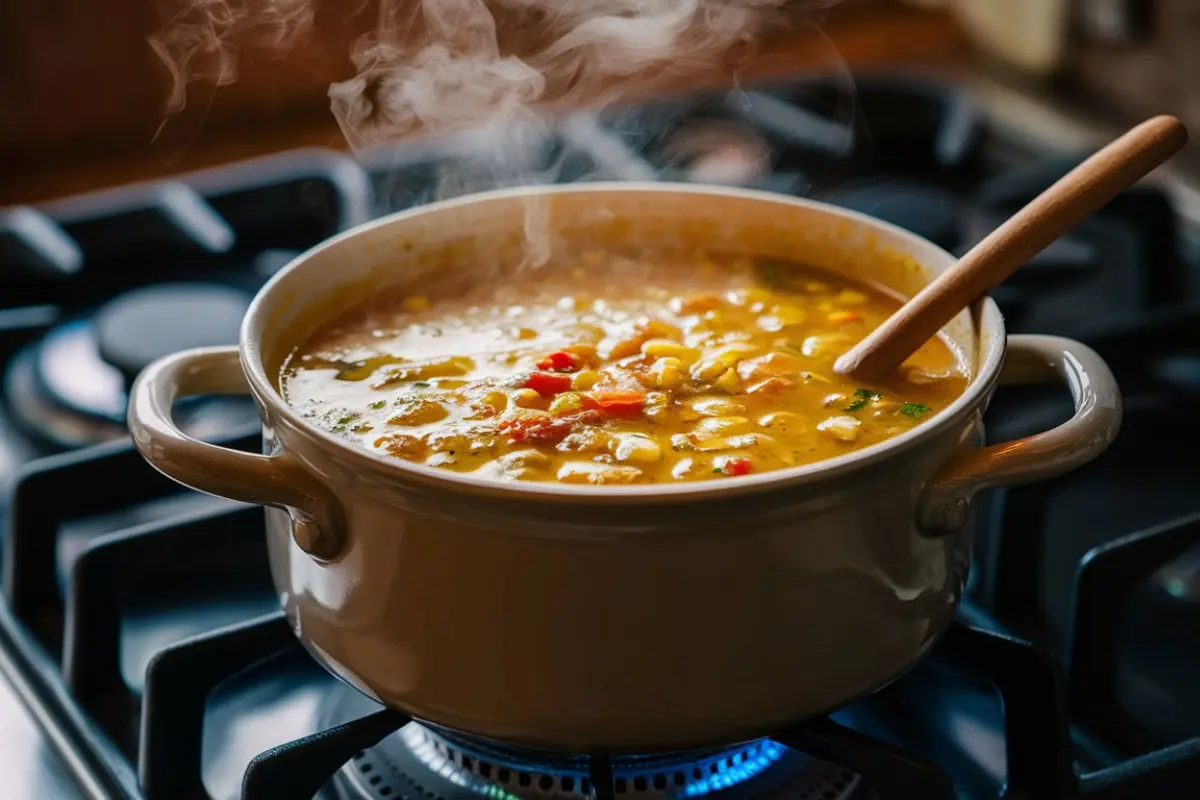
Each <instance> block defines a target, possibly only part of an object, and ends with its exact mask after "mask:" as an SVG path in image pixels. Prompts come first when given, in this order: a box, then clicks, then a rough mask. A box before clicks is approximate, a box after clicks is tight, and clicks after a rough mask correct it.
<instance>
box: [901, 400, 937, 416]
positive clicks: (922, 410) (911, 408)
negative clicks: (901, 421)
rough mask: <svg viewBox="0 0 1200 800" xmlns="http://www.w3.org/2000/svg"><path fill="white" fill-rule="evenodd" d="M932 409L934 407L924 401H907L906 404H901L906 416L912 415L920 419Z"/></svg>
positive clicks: (902, 412)
mask: <svg viewBox="0 0 1200 800" xmlns="http://www.w3.org/2000/svg"><path fill="white" fill-rule="evenodd" d="M931 410H932V409H930V408H929V406H927V405H925V404H924V403H905V404H904V405H902V406H900V413H901V414H903V415H904V416H906V417H912V418H913V419H920V418H921V417H923V416H925V415H926V414H928V413H929V412H930V411H931Z"/></svg>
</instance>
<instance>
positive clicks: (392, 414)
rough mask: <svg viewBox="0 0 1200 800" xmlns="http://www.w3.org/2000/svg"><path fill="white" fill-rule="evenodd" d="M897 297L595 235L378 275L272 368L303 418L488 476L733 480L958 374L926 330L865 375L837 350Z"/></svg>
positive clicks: (876, 436) (895, 426)
mask: <svg viewBox="0 0 1200 800" xmlns="http://www.w3.org/2000/svg"><path fill="white" fill-rule="evenodd" d="M898 305H899V303H898V301H897V300H896V299H894V298H892V297H890V296H888V295H886V294H884V293H883V292H881V291H879V290H877V289H874V288H871V287H868V286H862V285H857V284H851V283H849V282H847V281H846V280H844V279H842V278H839V277H835V276H832V275H829V274H825V273H821V272H817V271H815V270H812V269H808V268H806V267H803V266H800V265H796V264H790V263H781V262H777V261H758V262H751V261H749V260H746V259H732V258H730V259H723V258H720V257H716V256H709V255H705V254H695V253H693V254H687V255H680V256H670V255H668V254H655V255H654V258H653V259H650V258H646V257H642V258H630V257H623V256H618V255H614V254H609V253H598V252H591V253H585V254H583V255H581V256H580V257H579V258H578V259H576V260H575V261H574V263H570V264H561V265H557V266H551V267H546V268H540V269H527V270H524V271H519V272H515V273H514V274H512V275H511V276H506V277H505V278H504V279H503V280H493V281H490V282H487V281H483V282H477V284H476V285H475V286H474V287H473V288H463V287H461V286H460V287H457V288H455V287H452V286H448V285H447V286H440V287H439V286H426V287H423V289H422V293H420V294H418V293H415V292H410V293H408V294H388V293H381V294H380V295H379V296H378V297H376V298H374V299H373V300H372V301H371V302H369V303H368V304H366V305H364V306H362V307H360V308H358V309H356V310H354V311H352V312H350V313H349V314H346V315H345V316H343V317H341V318H339V319H337V320H336V321H334V322H333V323H332V324H330V325H328V326H326V327H324V328H322V329H321V330H319V331H317V332H316V333H315V334H314V335H313V336H312V337H311V338H310V339H309V340H308V341H307V342H306V343H305V344H303V345H302V346H301V347H299V348H298V349H297V350H296V351H295V352H294V353H292V354H291V355H290V356H289V357H288V359H287V361H286V362H285V364H284V366H283V369H282V374H281V376H280V383H281V389H282V392H283V395H284V398H285V400H286V401H287V403H288V404H289V405H290V406H292V407H293V408H294V409H295V410H296V411H297V412H298V413H299V414H301V415H302V416H304V417H305V418H306V419H308V420H309V421H310V422H311V423H313V424H315V425H317V426H319V427H321V428H323V429H324V430H326V431H328V432H330V433H332V434H335V435H338V436H341V437H344V438H346V439H347V440H349V441H352V442H354V443H355V444H356V445H357V446H360V447H363V448H366V449H368V450H371V451H374V452H376V453H379V454H382V455H386V456H390V457H394V458H397V459H403V460H405V461H410V462H415V463H419V464H425V465H428V466H431V467H437V468H439V469H445V470H452V471H455V472H462V473H471V474H474V475H477V476H482V477H487V478H492V479H496V480H524V481H550V482H561V483H568V484H596V485H607V484H636V483H674V482H679V481H700V480H728V479H733V478H736V477H738V476H741V475H747V474H751V473H759V472H764V471H769V470H778V469H784V468H787V467H794V466H797V465H801V464H808V463H812V462H815V461H820V460H822V459H827V458H831V457H834V456H838V455H842V454H845V453H849V452H852V451H854V450H857V449H860V448H863V447H866V446H868V445H871V444H875V443H877V442H881V441H883V440H885V439H888V438H890V437H893V436H896V435H898V434H900V433H903V432H904V431H907V430H910V429H912V428H914V427H916V426H918V425H922V424H925V423H926V422H928V420H929V419H930V418H932V417H934V416H936V415H937V414H938V413H939V411H941V410H942V409H944V408H945V407H946V406H947V405H948V404H949V403H951V402H952V401H953V400H954V399H955V398H956V397H958V396H959V395H960V394H961V393H962V392H963V390H964V389H965V387H966V382H967V376H966V373H965V370H964V369H963V366H962V360H961V358H959V357H958V354H956V353H955V352H954V351H952V349H951V348H950V347H949V346H948V345H947V344H946V343H945V342H943V341H942V340H940V339H935V340H932V341H930V342H928V343H926V344H925V345H924V346H923V347H922V348H921V350H920V351H918V352H917V353H916V354H915V355H914V356H913V357H912V358H911V359H909V361H908V362H906V364H905V365H904V366H903V367H902V368H901V370H899V371H898V373H897V374H896V375H895V376H893V377H892V378H890V379H888V380H887V381H884V382H882V383H875V384H870V385H862V384H858V383H854V382H851V381H850V380H848V379H845V378H843V377H841V376H839V375H837V374H836V373H834V371H833V362H834V361H835V360H836V359H837V357H838V356H839V355H841V354H842V353H843V352H845V351H846V349H847V348H849V347H850V346H851V345H852V344H854V343H855V342H857V341H858V340H859V339H861V338H862V337H863V336H865V335H866V333H867V332H868V331H869V330H871V329H872V328H873V327H875V326H876V325H878V324H879V323H880V322H882V321H883V320H884V319H885V318H886V317H888V316H889V315H890V314H891V313H892V312H893V311H894V310H895V309H896V308H897V307H898Z"/></svg>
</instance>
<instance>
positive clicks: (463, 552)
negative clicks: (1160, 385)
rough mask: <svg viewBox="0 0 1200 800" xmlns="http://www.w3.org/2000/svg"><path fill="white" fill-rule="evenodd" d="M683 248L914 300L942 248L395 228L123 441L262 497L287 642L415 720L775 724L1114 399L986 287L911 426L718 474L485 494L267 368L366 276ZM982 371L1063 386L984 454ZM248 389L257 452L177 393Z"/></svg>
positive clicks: (613, 730)
mask: <svg viewBox="0 0 1200 800" xmlns="http://www.w3.org/2000/svg"><path fill="white" fill-rule="evenodd" d="M531 225H542V226H545V227H544V230H548V231H553V234H554V238H553V240H552V241H553V242H555V243H556V244H563V243H577V242H584V241H601V242H620V243H624V244H628V243H637V244H644V245H646V246H650V247H653V246H654V245H655V244H656V243H659V242H673V243H678V242H679V241H680V239H683V240H684V241H687V242H689V243H690V244H694V245H695V246H696V247H698V248H705V249H712V250H723V251H725V252H728V251H730V250H731V249H733V250H735V251H736V252H744V253H746V254H748V255H758V256H763V257H774V258H782V259H794V260H800V261H802V262H804V263H808V264H811V265H813V266H815V267H819V268H823V269H827V270H830V271H833V272H839V273H849V274H853V275H854V276H855V277H857V278H859V279H865V280H870V281H873V282H874V283H876V284H878V285H881V286H883V287H886V288H888V289H889V290H891V291H894V292H897V293H900V294H903V295H909V294H911V293H912V292H914V291H916V290H917V289H919V288H920V287H921V286H922V285H924V284H925V283H926V282H928V281H929V280H930V279H931V278H932V277H933V276H934V275H936V274H937V273H939V272H941V271H942V270H943V269H945V268H946V267H947V266H949V265H950V264H951V263H953V261H954V257H953V256H951V255H950V254H949V253H947V252H945V251H943V250H941V249H939V248H937V247H936V246H934V245H933V244H930V243H929V242H927V241H925V240H923V239H920V238H918V237H917V236H914V235H912V234H910V233H907V232H905V231H903V230H901V229H899V228H896V227H893V226H891V225H888V224H885V223H883V222H880V221H878V220H874V219H871V218H869V217H866V216H863V215H860V214H855V213H852V212H849V211H844V210H841V209H838V208H834V207H832V206H828V205H824V204H821V203H816V202H811V201H807V200H797V199H792V198H787V197H782V196H777V195H772V194H767V193H761V192H754V191H746V190H741V189H731V188H715V187H714V188H707V187H696V186H674V185H670V184H645V185H641V184H583V185H573V186H559V187H553V188H526V189H517V190H506V191H500V192H495V193H489V194H481V195H475V196H471V197H466V198H461V199H458V200H454V201H450V202H445V203H439V204H436V205H431V206H425V207H423V208H419V209H416V210H411V211H406V212H402V213H399V214H395V215H392V216H389V217H386V218H383V219H380V220H378V221H376V222H372V223H370V224H367V225H364V226H362V227H359V228H356V229H354V230H352V231H349V232H347V233H344V234H342V235H340V236H338V237H336V238H334V239H332V240H330V241H328V242H326V243H324V244H322V245H320V246H319V247H317V248H315V249H313V250H310V251H309V252H307V253H305V254H303V255H302V256H300V257H298V258H297V259H296V260H295V261H293V262H292V263H291V265H289V266H288V267H287V268H286V269H284V270H283V271H281V272H280V273H278V274H277V275H276V276H275V277H274V278H273V279H272V280H271V281H270V282H269V283H268V284H267V285H266V286H265V287H264V288H263V289H262V291H261V292H259V294H258V296H257V298H256V299H255V300H254V302H253V304H252V305H251V307H250V309H249V311H248V313H247V316H246V319H245V323H244V325H243V327H242V332H241V342H240V344H239V345H238V346H237V347H236V348H234V347H228V348H220V347H218V348H204V349H200V350H192V351H188V352H184V353H180V354H178V355H175V356H171V357H168V358H165V359H163V360H161V361H159V362H158V363H156V364H154V365H152V366H151V367H149V368H148V369H147V370H146V371H145V372H144V373H143V374H142V375H141V376H140V378H139V379H138V381H137V383H136V385H135V386H134V388H133V391H132V400H131V403H130V408H129V427H130V429H131V431H132V433H133V439H134V442H135V443H136V445H137V447H138V449H139V450H140V451H141V452H142V454H143V455H144V456H145V457H146V459H147V460H149V462H150V463H151V464H152V465H154V466H155V467H156V468H157V469H159V470H160V471H162V472H163V473H165V474H166V475H168V476H170V477H171V478H174V479H175V480H177V481H179V482H181V483H183V484H186V485H188V486H191V487H193V488H195V489H199V490H201V491H204V492H209V493H211V494H215V495H220V496H223V497H228V498H233V499H235V500H242V501H246V502H250V503H259V504H263V505H266V506H268V509H267V512H266V518H267V545H268V548H269V551H270V564H271V571H272V575H273V577H274V581H275V584H276V586H277V588H278V592H279V599H280V602H281V603H282V605H283V607H284V608H285V609H286V612H287V618H288V620H289V621H290V623H291V625H292V627H293V629H294V630H295V633H296V635H297V636H298V637H299V638H300V640H301V641H302V642H303V643H304V645H305V646H306V647H307V648H308V649H309V651H311V653H312V654H313V655H314V656H315V657H316V658H317V659H318V660H319V661H320V662H321V663H323V664H324V665H325V666H326V667H327V668H328V669H329V670H330V671H332V672H333V673H334V674H335V675H337V676H338V677H340V678H342V679H343V680H345V681H346V682H348V683H350V684H352V685H353V686H355V687H357V688H358V689H359V690H361V691H362V692H365V693H366V694H367V695H369V696H371V697H372V698H375V699H376V700H378V701H380V702H381V703H385V704H387V705H390V706H394V707H396V708H399V709H402V710H403V711H405V712H407V713H409V714H411V715H412V716H413V717H415V718H417V719H420V720H423V721H427V722H430V723H433V724H436V725H440V726H444V727H448V728H452V729H455V730H458V731H461V732H465V733H469V734H472V735H476V736H482V737H487V738H491V739H496V740H501V741H505V742H509V743H512V744H518V745H524V746H531V747H539V748H550V749H556V750H567V751H578V752H620V753H638V752H646V751H656V750H666V749H680V748H689V747H697V746H706V745H710V744H716V743H725V742H730V741H738V740H744V739H750V738H753V737H757V736H761V735H769V734H770V733H771V732H773V731H777V730H778V729H779V728H780V727H782V726H784V725H785V724H788V723H794V722H797V721H799V720H802V719H804V718H806V717H810V716H813V715H817V714H822V713H825V712H828V711H831V710H832V709H834V708H836V707H838V706H840V705H842V704H844V703H847V702H849V701H850V700H852V699H854V698H857V697H859V696H861V695H863V694H865V693H868V692H871V691H873V690H875V689H878V688H880V687H881V686H883V685H884V684H887V683H888V682H890V681H892V680H894V679H895V678H896V677H898V676H899V675H900V674H902V673H903V672H904V671H905V670H907V669H908V668H909V667H911V666H912V665H913V664H914V663H915V662H916V661H917V660H918V659H919V658H920V657H921V656H922V655H923V654H924V653H925V652H926V651H927V650H928V649H929V648H930V647H931V646H932V645H933V643H934V642H935V641H936V640H937V638H938V636H939V634H941V633H942V632H943V631H944V630H945V628H946V626H947V625H948V624H949V622H950V621H951V619H952V617H953V616H954V613H955V608H956V606H957V605H958V603H959V601H960V599H961V598H962V594H963V587H964V583H965V580H966V577H967V572H968V566H969V562H970V555H971V528H970V525H969V524H968V517H969V515H968V509H969V505H970V500H971V496H972V495H973V494H974V493H975V492H977V491H978V490H980V489H982V488H985V487H988V486H995V485H1011V484H1016V483H1021V482H1023V481H1030V480H1034V479H1037V478H1045V477H1049V476H1053V475H1058V474H1060V473H1063V472H1066V471H1068V470H1070V469H1073V468H1075V467H1078V466H1079V465H1081V464H1083V463H1085V462H1086V461H1088V460H1090V459H1092V458H1094V457H1096V456H1097V455H1098V454H1099V453H1100V452H1101V451H1103V450H1104V448H1105V447H1106V446H1107V445H1108V444H1109V442H1111V441H1112V439H1113V437H1114V436H1115V434H1116V432H1117V427H1118V424H1119V420H1120V413H1121V412H1120V397H1119V394H1118V390H1117V386H1116V384H1115V382H1114V381H1113V377H1112V374H1111V373H1110V372H1109V370H1108V368H1107V367H1106V366H1105V364H1104V363H1103V362H1102V361H1101V359H1100V358H1099V357H1098V356H1097V355H1096V354H1095V353H1094V352H1093V351H1092V350H1091V349H1089V348H1087V347H1085V346H1084V345H1082V344H1079V343H1078V342H1073V341H1070V340H1068V339H1061V338H1057V337H1049V336H1012V337H1008V338H1006V337H1005V332H1004V322H1003V319H1002V318H1001V315H1000V312H999V310H998V309H997V307H996V306H995V304H994V303H993V302H992V301H991V300H988V299H984V300H982V301H981V302H979V303H978V304H976V306H975V307H974V308H973V309H971V310H969V311H964V312H962V313H960V314H959V315H958V316H957V318H955V319H954V320H953V322H952V323H951V324H950V325H949V326H947V328H946V330H945V335H946V337H947V340H948V341H949V342H950V343H952V344H953V346H954V347H955V348H957V349H958V351H959V352H960V354H961V355H962V358H963V360H964V363H966V364H967V365H968V366H969V369H970V373H971V379H970V383H969V386H968V388H967V390H966V392H965V394H963V395H962V396H961V397H959V398H958V399H957V401H956V402H954V403H953V404H952V405H951V406H949V407H948V408H946V409H945V410H943V411H941V412H940V413H939V414H937V415H936V416H935V417H933V418H932V419H930V420H929V421H927V422H926V423H924V424H922V425H920V426H918V427H916V428H914V429H913V430H911V431H908V432H906V433H904V434H902V435H900V436H897V437H896V438H893V439H891V440H889V441H886V442H883V443H880V444H877V445H874V446H871V447H867V448H865V449H862V450H860V451H857V452H854V453H852V454H849V455H845V456H841V457H838V458H833V459H830V460H827V461H823V462H819V463H817V464H811V465H807V466H801V467H797V468H793V469H787V470H781V471H777V472H766V473H762V474H757V475H750V476H745V477H741V478H738V479H736V480H729V481H722V482H720V483H711V482H705V483H696V484H679V485H645V486H621V487H613V486H606V487H579V486H567V485H557V484H555V485H551V484H542V483H519V482H518V483H512V484H501V483H495V482H488V481H484V480H481V479H476V478H473V477H471V476H470V475H463V474H456V473H452V472H447V471H440V470H436V469H434V468H429V467H425V466H422V465H415V464H411V463H407V462H402V461H398V460H395V459H390V458H386V457H383V456H379V455H375V454H373V453H371V452H368V451H366V450H365V449H361V448H358V447H355V446H353V445H350V444H348V443H346V442H344V441H342V440H340V439H337V438H336V437H333V436H332V435H330V434H327V433H325V432H323V431H321V430H318V429H317V428H316V427H313V426H311V425H309V424H308V423H306V422H305V421H304V420H303V419H301V418H300V417H299V416H298V415H297V414H295V413H293V411H292V410H290V409H289V408H288V406H287V405H285V403H284V401H283V399H282V397H281V396H280V392H279V384H278V375H279V369H280V366H281V364H282V362H283V360H284V358H285V357H286V356H287V354H288V353H289V352H290V351H291V350H292V349H293V348H294V347H295V346H296V345H297V344H298V343H300V342H302V341H303V340H304V339H305V337H307V335H308V334H309V333H310V332H312V331H313V330H314V329H315V328H317V327H319V326H320V325H321V323H322V322H324V321H325V320H328V319H330V318H331V316H332V315H334V314H337V313H339V312H341V311H344V310H346V309H349V308H350V307H352V306H354V305H356V304H357V303H358V302H360V301H361V300H364V299H365V298H367V297H368V296H370V294H371V293H372V292H374V291H376V290H377V289H378V288H379V287H380V286H381V285H384V284H396V283H403V282H409V281H412V282H417V281H420V280H421V276H422V275H426V274H429V272H430V271H432V270H438V269H445V268H447V265H451V266H452V265H453V264H455V263H460V264H461V263H468V262H470V261H471V260H478V259H480V258H484V257H487V256H488V255H489V254H495V253H496V252H497V251H498V250H500V249H503V248H506V247H508V248H511V247H514V246H520V245H521V243H522V242H523V241H524V238H525V233H524V231H525V230H526V229H527V228H529V227H530V226H531ZM1001 381H1005V382H1039V383H1050V382H1057V383H1061V384H1063V385H1064V387H1065V388H1066V389H1068V390H1069V391H1070V392H1071V393H1072V395H1073V396H1074V398H1075V415H1074V416H1073V417H1072V418H1071V419H1070V420H1069V421H1068V422H1066V423H1064V424H1062V425H1061V426H1059V427H1057V428H1054V429H1053V430H1050V431H1047V432H1045V433H1040V434H1037V435H1035V436H1031V437H1028V438H1025V439H1020V440H1017V441H1013V442H1007V443H1004V444H1000V445H993V446H990V447H986V448H982V449H981V448H979V446H978V441H979V439H980V435H981V432H982V428H981V422H980V419H981V416H982V414H983V411H984V409H985V407H986V406H987V403H988V400H989V398H990V397H991V395H992V392H993V390H994V389H995V387H996V386H997V384H998V383H999V382H1001ZM247 391H249V392H250V393H251V394H252V395H253V396H254V398H255V400H256V401H257V404H258V407H259V410H260V412H261V415H262V420H263V440H264V454H263V455H257V454H250V453H242V452H236V451H233V450H228V449H224V448H221V447H218V446H215V445H212V444H206V443H203V442H200V441H197V440H195V439H191V438H189V437H187V436H185V435H184V434H183V433H181V432H180V430H179V429H178V428H177V427H176V426H175V424H174V423H173V422H172V421H171V405H172V403H173V402H174V401H175V400H177V399H179V398H181V397H185V396H189V395H198V394H216V393H239V392H247Z"/></svg>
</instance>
